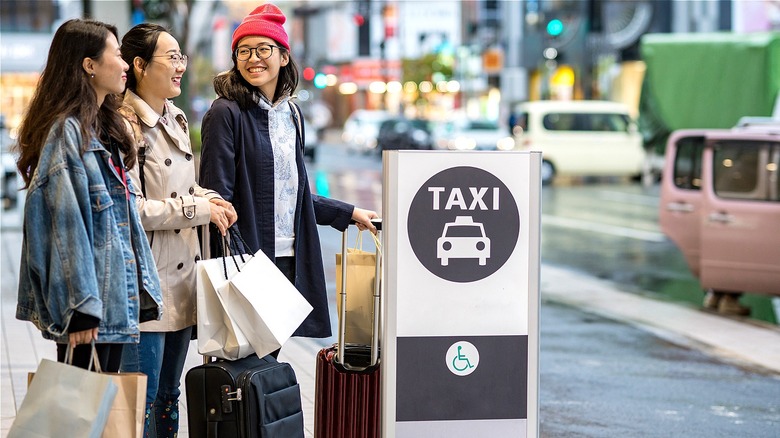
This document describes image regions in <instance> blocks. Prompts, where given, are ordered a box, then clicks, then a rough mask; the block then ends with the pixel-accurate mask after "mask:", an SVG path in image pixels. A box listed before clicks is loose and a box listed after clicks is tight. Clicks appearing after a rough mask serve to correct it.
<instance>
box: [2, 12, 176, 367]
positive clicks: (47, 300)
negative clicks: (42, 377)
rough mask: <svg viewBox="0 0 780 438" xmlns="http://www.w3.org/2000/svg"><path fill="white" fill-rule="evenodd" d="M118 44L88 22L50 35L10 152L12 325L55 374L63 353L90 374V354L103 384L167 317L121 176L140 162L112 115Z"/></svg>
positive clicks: (110, 32) (121, 67)
mask: <svg viewBox="0 0 780 438" xmlns="http://www.w3.org/2000/svg"><path fill="white" fill-rule="evenodd" d="M116 34H117V30H116V28H115V27H114V26H111V25H108V24H105V23H101V22H99V21H94V20H79V19H74V20H69V21H66V22H65V23H63V24H62V25H61V26H60V27H59V29H57V31H56V32H55V34H54V38H53V40H52V42H51V48H50V49H49V55H48V58H47V60H46V65H45V67H44V68H43V72H42V73H41V77H40V79H39V81H38V85H37V87H36V89H35V94H34V95H33V97H32V100H31V101H30V105H29V107H28V109H27V112H26V113H25V115H24V118H23V120H22V123H21V125H20V127H19V143H18V146H17V148H18V152H19V159H18V161H17V167H18V168H19V172H20V173H21V175H22V178H24V182H25V187H26V188H27V200H26V203H25V207H24V231H23V233H22V254H21V262H20V269H19V294H18V301H17V307H16V317H17V318H18V319H20V320H24V321H31V322H32V323H34V324H35V326H36V327H37V328H38V329H39V330H41V332H42V334H43V337H44V338H46V339H51V340H54V341H55V342H56V343H57V360H59V361H60V362H62V361H64V360H65V356H66V351H67V349H68V344H70V346H71V347H72V348H73V364H74V365H76V366H79V367H83V368H87V367H88V365H89V364H90V362H91V358H92V355H91V353H92V348H91V346H90V345H89V344H90V343H92V342H95V344H96V350H97V354H98V357H99V360H100V364H101V367H102V368H103V370H104V371H108V372H115V371H117V370H118V369H119V366H120V362H121V360H122V352H123V346H124V345H125V344H132V343H135V342H138V324H139V322H143V321H149V320H156V319H159V318H160V313H161V312H162V310H163V309H162V298H161V297H160V282H159V279H158V277H157V270H156V269H155V267H154V260H153V258H152V253H151V251H150V250H149V243H148V242H147V240H146V238H145V237H144V236H143V232H144V230H143V228H142V226H141V220H140V218H139V215H138V212H137V211H136V209H135V208H133V205H132V204H133V203H134V202H135V198H134V195H133V193H132V182H131V180H130V178H129V177H128V176H127V173H126V171H127V170H128V168H133V166H135V162H136V153H135V149H134V148H133V146H132V145H133V142H132V138H131V136H130V135H129V134H128V133H127V131H126V130H125V127H124V124H123V119H122V116H121V115H120V114H119V112H117V109H118V108H119V104H120V102H121V101H120V99H119V96H118V95H119V93H122V91H123V90H124V89H125V81H126V79H127V68H128V66H127V64H126V63H125V62H124V61H123V60H122V56H121V54H120V52H119V43H118V42H117V37H116ZM64 78H66V79H67V80H66V79H64ZM85 344H86V345H85Z"/></svg>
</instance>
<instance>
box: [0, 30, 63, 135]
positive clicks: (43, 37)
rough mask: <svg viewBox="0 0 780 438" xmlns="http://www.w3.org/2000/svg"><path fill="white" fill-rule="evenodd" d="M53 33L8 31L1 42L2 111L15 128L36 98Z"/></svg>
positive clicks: (7, 125) (0, 107) (5, 118)
mask: <svg viewBox="0 0 780 438" xmlns="http://www.w3.org/2000/svg"><path fill="white" fill-rule="evenodd" d="M50 43H51V35H49V34H38V33H4V34H3V38H2V40H1V41H0V58H2V62H1V63H0V113H1V114H2V116H3V119H4V120H5V124H6V127H7V128H9V129H11V130H13V129H15V128H16V127H17V126H18V125H19V122H20V121H21V118H22V115H23V114H24V111H25V109H26V108H27V105H28V104H29V103H30V99H32V95H33V92H34V91H35V86H36V84H37V83H38V77H39V76H40V72H41V70H42V69H43V66H44V64H45V63H46V56H47V54H48V52H49V44H50Z"/></svg>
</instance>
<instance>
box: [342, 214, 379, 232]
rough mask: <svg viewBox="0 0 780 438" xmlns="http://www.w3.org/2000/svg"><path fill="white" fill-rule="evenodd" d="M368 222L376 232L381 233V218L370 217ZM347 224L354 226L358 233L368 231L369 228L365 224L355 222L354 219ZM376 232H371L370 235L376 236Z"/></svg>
mask: <svg viewBox="0 0 780 438" xmlns="http://www.w3.org/2000/svg"><path fill="white" fill-rule="evenodd" d="M355 209H356V210H357V208H355ZM364 211H365V210H364ZM372 213H373V212H372ZM369 222H370V223H371V225H372V226H373V227H374V228H375V229H376V231H382V218H381V217H378V216H377V217H372V218H371V219H370V220H369ZM349 224H350V225H355V226H356V227H358V229H359V230H360V231H364V230H369V228H368V227H367V226H366V225H365V224H363V223H360V222H358V221H356V220H355V219H350V221H349ZM361 227H363V228H361ZM376 231H371V233H372V234H376Z"/></svg>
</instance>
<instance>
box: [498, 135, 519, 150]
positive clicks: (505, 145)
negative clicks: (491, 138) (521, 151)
mask: <svg viewBox="0 0 780 438" xmlns="http://www.w3.org/2000/svg"><path fill="white" fill-rule="evenodd" d="M496 148H497V149H498V150H499V151H511V150H512V149H514V148H515V139H514V138H512V137H504V138H502V139H500V140H498V142H496Z"/></svg>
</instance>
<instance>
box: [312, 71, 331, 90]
mask: <svg viewBox="0 0 780 438" xmlns="http://www.w3.org/2000/svg"><path fill="white" fill-rule="evenodd" d="M327 85H328V77H327V76H325V73H317V74H316V75H314V87H315V88H325V87H326V86H327Z"/></svg>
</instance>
